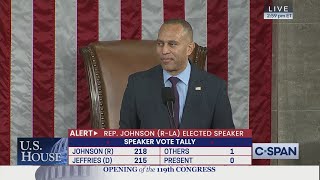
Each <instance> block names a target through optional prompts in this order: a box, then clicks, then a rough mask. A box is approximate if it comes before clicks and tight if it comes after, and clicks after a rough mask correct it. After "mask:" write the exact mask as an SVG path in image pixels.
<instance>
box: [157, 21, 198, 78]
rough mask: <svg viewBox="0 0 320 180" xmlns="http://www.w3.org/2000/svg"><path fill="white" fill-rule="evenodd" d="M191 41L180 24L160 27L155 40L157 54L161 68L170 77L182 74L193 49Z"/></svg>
mask: <svg viewBox="0 0 320 180" xmlns="http://www.w3.org/2000/svg"><path fill="white" fill-rule="evenodd" d="M191 41H192V40H191V38H190V37H189V36H188V35H187V33H186V32H185V31H184V30H183V27H182V26H181V25H180V24H165V25H162V27H161V28H160V30H159V34H158V40H157V53H158V55H159V57H160V64H161V66H162V68H163V69H164V70H166V71H168V72H169V73H170V74H171V75H177V74H179V73H180V72H182V71H183V70H184V69H185V68H186V66H187V62H188V56H189V55H190V54H191V53H192V51H193V48H194V43H193V42H191Z"/></svg>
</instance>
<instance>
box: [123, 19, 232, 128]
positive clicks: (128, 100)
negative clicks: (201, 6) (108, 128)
mask: <svg viewBox="0 0 320 180" xmlns="http://www.w3.org/2000/svg"><path fill="white" fill-rule="evenodd" d="M194 46H195V45H194V42H193V31H192V27H191V26H190V24H189V23H188V22H186V21H185V20H169V21H166V22H164V24H163V25H162V26H161V28H160V30H159V33H158V39H157V53H158V54H159V61H160V65H158V66H156V67H153V68H151V69H149V70H147V71H143V72H138V73H135V74H132V75H130V76H129V79H128V85H127V88H126V90H125V93H124V96H123V100H122V105H121V112H120V128H121V129H149V128H159V129H164V128H188V129H190V128H208V129H213V128H215V129H218V128H219V129H220V128H221V129H226V128H230V129H232V128H234V124H233V120H232V112H231V106H230V102H229V99H228V95H227V90H226V83H225V82H224V81H223V80H222V79H219V78H218V77H216V76H215V75H212V74H209V73H207V72H205V71H202V70H200V69H198V68H197V67H196V66H195V65H192V64H191V63H190V62H189V60H188V56H189V55H190V54H191V53H192V51H193V49H194ZM163 87H171V88H172V91H173V94H174V105H173V106H172V107H171V109H172V111H171V113H170V110H169V107H167V106H166V103H164V101H163V98H162V96H161V94H162V91H163Z"/></svg>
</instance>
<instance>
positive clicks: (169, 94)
mask: <svg viewBox="0 0 320 180" xmlns="http://www.w3.org/2000/svg"><path fill="white" fill-rule="evenodd" d="M174 99H175V98H174V93H173V90H172V88H171V87H163V88H162V101H163V103H164V104H165V105H166V107H167V110H168V113H169V117H170V127H171V128H175V123H174V119H173V116H174V114H173V113H174V111H173V104H174Z"/></svg>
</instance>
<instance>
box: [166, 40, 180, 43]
mask: <svg viewBox="0 0 320 180" xmlns="http://www.w3.org/2000/svg"><path fill="white" fill-rule="evenodd" d="M168 43H176V44H177V43H178V41H175V40H170V41H168Z"/></svg>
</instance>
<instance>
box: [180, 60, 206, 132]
mask: <svg viewBox="0 0 320 180" xmlns="http://www.w3.org/2000/svg"><path fill="white" fill-rule="evenodd" d="M200 73H201V72H200V70H199V69H197V67H195V66H194V65H192V64H191V74H190V79H189V84H188V92H187V97H186V102H185V105H184V109H183V114H182V118H181V125H180V127H182V128H183V127H185V126H186V125H187V126H191V127H196V126H193V125H192V124H194V123H195V122H196V121H195V119H193V116H192V115H194V113H195V112H197V108H201V97H202V91H201V88H203V84H202V78H201V75H200ZM190 123H191V124H190Z"/></svg>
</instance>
